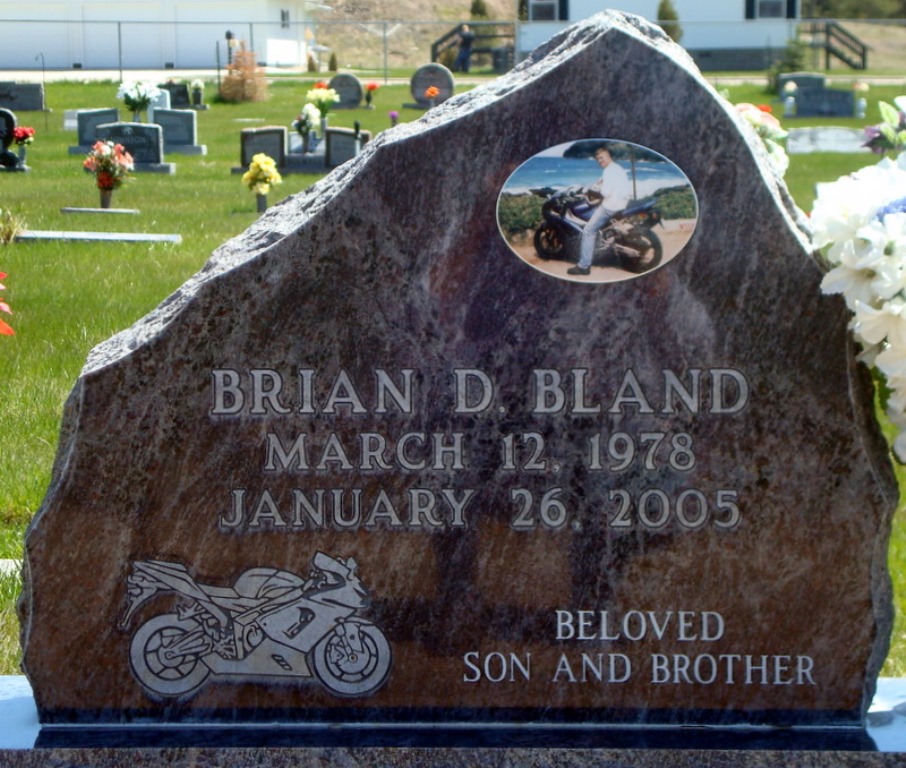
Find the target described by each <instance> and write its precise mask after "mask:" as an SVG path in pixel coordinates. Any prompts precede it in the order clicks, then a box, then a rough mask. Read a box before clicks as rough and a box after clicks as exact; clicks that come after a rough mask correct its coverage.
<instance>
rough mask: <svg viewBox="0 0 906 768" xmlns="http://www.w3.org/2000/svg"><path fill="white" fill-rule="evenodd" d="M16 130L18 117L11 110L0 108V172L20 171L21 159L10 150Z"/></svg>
mask: <svg viewBox="0 0 906 768" xmlns="http://www.w3.org/2000/svg"><path fill="white" fill-rule="evenodd" d="M15 130H16V115H15V114H14V113H13V112H12V111H11V110H9V109H3V108H0V170H3V171H15V170H18V169H19V157H18V156H17V155H16V154H15V153H14V152H13V151H12V150H11V149H10V147H11V146H12V144H13V141H14V139H13V133H14V131H15Z"/></svg>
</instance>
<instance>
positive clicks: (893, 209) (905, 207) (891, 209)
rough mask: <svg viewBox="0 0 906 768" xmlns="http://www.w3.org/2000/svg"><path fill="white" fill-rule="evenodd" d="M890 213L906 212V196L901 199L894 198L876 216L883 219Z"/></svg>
mask: <svg viewBox="0 0 906 768" xmlns="http://www.w3.org/2000/svg"><path fill="white" fill-rule="evenodd" d="M888 213H906V197H901V198H900V199H899V200H894V201H893V202H892V203H888V204H887V205H885V206H884V207H883V208H881V210H879V211H878V212H877V213H876V214H875V218H876V219H877V220H878V221H883V220H884V217H885V216H886V215H887V214H888Z"/></svg>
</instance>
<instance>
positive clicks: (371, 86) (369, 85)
mask: <svg viewBox="0 0 906 768" xmlns="http://www.w3.org/2000/svg"><path fill="white" fill-rule="evenodd" d="M380 87H381V86H380V85H379V84H378V83H365V90H366V91H376V90H377V89H378V88H380Z"/></svg>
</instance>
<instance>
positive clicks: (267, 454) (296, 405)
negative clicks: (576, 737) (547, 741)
mask: <svg viewBox="0 0 906 768" xmlns="http://www.w3.org/2000/svg"><path fill="white" fill-rule="evenodd" d="M759 141H760V140H759V139H758V138H757V136H756V135H755V134H754V132H753V131H752V130H751V129H750V128H749V127H748V126H747V125H746V124H744V123H743V122H742V121H741V120H740V119H739V118H738V116H737V115H736V113H735V111H734V109H733V108H732V106H731V105H730V104H728V103H727V102H726V101H724V100H723V99H722V98H721V97H719V96H718V95H717V94H716V93H715V91H714V90H713V89H712V88H711V87H710V86H709V85H708V84H706V83H705V82H704V80H703V79H702V78H701V77H700V75H699V74H698V72H697V71H696V70H695V68H694V66H693V65H692V63H691V60H690V59H689V57H688V56H687V55H686V54H685V52H684V51H683V50H682V49H680V48H679V47H678V46H676V45H674V44H673V43H672V42H671V41H670V40H669V39H668V38H667V37H666V36H665V35H664V34H663V33H662V32H661V31H660V30H659V29H658V28H656V27H653V26H649V25H648V24H647V23H645V22H643V21H642V20H640V19H639V18H636V17H631V16H627V15H623V14H618V13H615V12H610V13H606V14H602V15H600V16H597V17H595V18H593V19H591V20H590V21H587V22H583V23H581V24H580V25H577V26H575V27H572V28H571V29H569V30H568V31H566V32H565V33H563V34H561V35H559V36H557V37H555V38H554V39H553V40H551V41H550V42H549V43H548V44H547V45H545V46H544V47H542V48H541V49H539V50H537V51H536V52H535V53H534V54H532V56H531V57H530V58H529V59H528V60H527V61H525V62H524V63H523V64H521V65H520V66H519V67H517V68H516V69H515V70H514V71H513V72H511V73H509V74H508V75H506V76H504V77H502V78H500V79H499V80H497V81H495V82H493V83H490V84H488V85H485V86H482V87H480V88H478V89H476V90H474V91H471V92H469V93H466V94H463V95H460V96H457V97H454V98H452V99H450V100H449V101H448V102H447V103H445V104H443V105H441V106H439V107H437V108H435V109H432V110H430V111H429V112H428V113H427V114H426V115H425V116H423V117H422V118H421V119H420V120H418V121H417V122H415V123H411V124H407V125H401V126H398V127H396V128H394V129H391V130H388V131H386V132H384V133H382V134H380V135H378V136H376V137H375V138H374V140H373V141H370V142H369V143H368V144H367V145H366V146H365V147H364V149H363V151H362V153H361V154H360V155H359V156H357V157H356V158H354V159H353V160H351V161H349V162H347V163H346V164H344V165H343V166H342V167H341V168H339V169H337V170H336V171H335V172H334V173H333V174H331V175H330V176H328V177H326V178H325V179H324V180H323V181H321V182H319V183H317V184H316V185H314V186H313V187H312V188H310V189H309V190H308V191H306V192H305V193H303V194H300V195H298V196H296V197H294V198H291V199H289V200H287V201H285V202H284V203H282V204H280V205H278V206H275V207H273V208H271V209H270V210H269V211H268V213H267V214H266V215H264V216H263V217H262V218H261V219H260V220H259V221H258V222H257V223H256V224H255V225H253V226H252V227H251V228H250V229H249V230H248V231H247V232H246V233H244V234H243V235H241V236H239V237H237V238H235V239H234V240H231V241H230V242H228V243H226V244H225V245H224V246H222V247H221V248H220V249H218V250H217V251H216V252H215V253H214V254H213V256H212V257H211V259H210V261H209V262H208V263H207V264H206V265H205V267H204V268H203V269H202V270H201V272H199V273H198V274H197V275H196V276H195V277H194V278H192V279H191V280H190V281H189V282H188V283H186V284H185V285H184V286H183V287H182V288H181V289H180V290H179V291H177V293H175V294H174V295H173V296H171V297H170V298H169V299H167V300H166V301H165V302H164V303H163V304H161V305H160V307H159V308H158V309H157V310H155V311H154V312H152V313H151V314H150V315H149V316H147V317H146V318H144V319H143V320H141V321H139V322H138V323H137V324H136V325H135V326H133V327H132V328H130V329H129V330H126V331H124V332H123V333H121V334H119V335H117V336H115V337H114V338H112V339H110V340H109V341H108V342H106V343H104V344H103V345H101V346H100V347H98V348H97V349H95V350H94V351H93V352H92V353H91V355H90V357H89V359H88V361H87V363H86V366H85V369H84V371H83V373H82V375H81V377H80V379H79V381H78V383H77V384H76V386H75V389H74V390H73V393H72V395H71V397H70V398H69V401H68V403H67V405H66V411H65V418H64V424H63V429H62V435H61V441H60V447H59V452H58V457H57V461H56V464H55V468H54V472H53V479H52V483H51V487H50V489H49V492H48V495H47V498H46V500H45V502H44V504H43V506H42V508H41V510H40V512H39V513H38V514H37V515H36V517H35V519H34V521H33V523H32V525H31V527H30V529H29V531H28V535H27V541H26V563H27V566H26V587H25V592H24V596H23V599H22V601H21V604H20V605H21V619H22V627H23V634H22V638H23V644H24V666H25V669H26V671H27V674H28V677H29V680H30V682H31V684H32V686H33V689H34V692H35V697H36V701H37V705H38V709H39V713H40V717H41V720H42V722H44V723H45V724H62V723H67V724H69V723H76V724H87V723H109V722H113V723H121V722H194V723H198V722H211V721H219V722H236V723H238V722H254V721H265V722H268V723H273V722H284V723H299V722H308V723H311V722H316V723H317V722H331V723H341V722H352V723H373V722H384V723H387V722H395V723H424V722H435V723H436V722H445V723H451V722H452V723H471V724H473V725H475V724H477V725H481V724H485V723H497V724H500V723H532V724H565V723H582V724H599V723H632V724H661V725H669V724H718V725H731V724H768V725H771V724H773V725H782V726H789V725H799V724H805V725H839V726H853V727H858V726H859V725H860V724H861V723H862V719H863V716H864V713H865V710H866V707H867V704H868V702H869V701H870V699H871V696H872V692H873V690H874V685H875V679H876V676H877V673H878V670H879V668H880V666H881V663H882V661H883V659H884V656H885V654H886V651H887V646H888V637H889V633H890V628H891V615H892V611H891V599H890V586H889V579H888V575H887V570H886V551H887V539H888V533H889V527H890V521H891V516H892V513H893V510H894V507H895V503H896V490H895V483H894V480H893V477H892V472H891V468H890V465H889V461H888V458H887V451H886V444H885V442H884V440H883V438H882V436H881V435H880V433H879V431H878V428H877V425H876V424H875V421H874V417H873V409H872V387H871V382H870V378H869V376H868V373H867V370H866V369H865V368H864V367H863V366H861V364H858V363H857V362H856V361H855V358H854V354H853V353H854V350H853V344H852V342H851V341H850V338H849V336H848V333H847V319H848V318H847V312H846V309H845V307H844V305H843V303H842V302H841V301H839V300H838V299H837V298H833V297H826V296H823V295H822V294H821V292H820V290H819V282H820V280H821V276H822V270H821V268H820V266H819V264H818V263H817V261H816V259H815V257H814V256H813V255H812V254H811V253H810V252H809V241H808V237H807V234H806V231H805V228H806V226H807V224H806V223H805V221H804V218H803V217H802V215H801V214H800V212H799V211H798V210H797V209H796V208H795V207H794V205H793V203H792V201H791V199H790V197H789V195H788V194H787V192H786V189H785V188H784V186H783V183H782V181H781V180H780V179H779V178H778V177H777V176H776V175H775V174H774V172H773V171H772V169H771V167H770V165H769V163H768V160H767V156H766V153H765V152H764V150H763V148H762V147H761V145H760V143H759ZM602 176H603V178H604V180H605V182H607V183H605V193H607V192H608V190H612V189H613V188H614V187H615V186H618V187H619V188H620V189H621V190H622V192H621V194H622V196H623V199H622V201H621V202H620V207H621V208H622V207H627V208H629V209H630V212H629V213H626V214H621V215H617V216H615V217H614V218H613V219H611V220H610V221H608V222H606V225H605V226H604V227H603V228H602V229H601V233H600V234H599V235H598V237H597V240H595V239H594V238H592V239H589V242H590V244H591V246H592V249H593V252H592V254H591V255H592V261H591V264H590V266H589V267H588V268H587V274H584V272H583V270H580V269H578V268H576V264H575V262H576V261H577V259H578V258H579V254H580V251H581V242H582V232H581V230H582V229H583V227H584V226H590V225H583V224H582V223H575V226H574V231H571V230H568V229H565V228H563V227H561V226H560V225H559V224H555V221H556V217H557V216H560V217H561V218H563V217H566V216H568V217H570V218H572V219H575V221H576V222H581V220H582V216H583V215H588V212H589V211H590V207H589V201H588V200H587V199H586V200H585V201H584V202H582V201H581V200H578V199H573V198H569V199H567V196H566V195H564V194H563V192H564V190H565V189H566V188H567V187H571V186H577V185H578V186H582V187H587V186H591V185H592V184H593V183H594V182H595V181H597V180H598V179H600V178H602ZM463 179H466V180H468V183H467V184H463ZM615 179H617V181H614V180H615ZM608 180H609V181H608ZM608 184H609V186H608ZM610 199H613V198H610ZM551 201H556V202H555V203H551ZM567 209H568V210H567ZM558 211H559V213H558ZM520 217H521V219H520ZM520 221H521V222H522V223H520ZM520 233H521V234H520ZM539 233H540V234H539Z"/></svg>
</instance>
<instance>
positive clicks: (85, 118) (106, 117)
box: [69, 109, 120, 155]
mask: <svg viewBox="0 0 906 768" xmlns="http://www.w3.org/2000/svg"><path fill="white" fill-rule="evenodd" d="M119 119H120V113H119V110H118V109H80V110H79V111H78V114H77V115H76V130H77V132H78V142H79V143H78V146H75V147H70V148H69V154H70V155H81V154H84V153H86V152H87V151H88V150H89V149H91V147H92V145H93V144H94V142H96V141H97V140H98V136H97V128H98V126H99V125H105V124H107V123H116V122H118V121H119Z"/></svg>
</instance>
